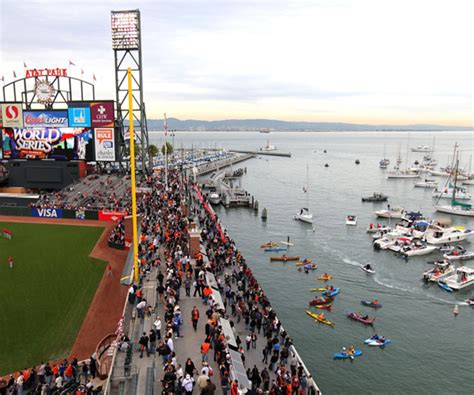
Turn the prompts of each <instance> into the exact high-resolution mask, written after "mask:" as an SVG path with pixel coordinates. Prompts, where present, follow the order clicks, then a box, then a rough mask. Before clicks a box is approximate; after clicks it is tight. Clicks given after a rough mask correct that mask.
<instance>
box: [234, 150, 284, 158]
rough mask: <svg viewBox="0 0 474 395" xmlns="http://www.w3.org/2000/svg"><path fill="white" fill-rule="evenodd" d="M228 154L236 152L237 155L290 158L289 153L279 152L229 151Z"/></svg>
mask: <svg viewBox="0 0 474 395" xmlns="http://www.w3.org/2000/svg"><path fill="white" fill-rule="evenodd" d="M229 152H236V153H239V154H249V155H254V156H257V155H267V156H282V157H285V158H291V152H279V151H243V150H235V149H232V150H229Z"/></svg>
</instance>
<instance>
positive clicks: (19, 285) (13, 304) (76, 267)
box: [0, 222, 106, 375]
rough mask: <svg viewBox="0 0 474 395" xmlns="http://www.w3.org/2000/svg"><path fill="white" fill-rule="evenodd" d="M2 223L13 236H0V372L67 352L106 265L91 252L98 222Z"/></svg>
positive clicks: (95, 240) (8, 371)
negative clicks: (86, 224) (89, 224)
mask: <svg viewBox="0 0 474 395" xmlns="http://www.w3.org/2000/svg"><path fill="white" fill-rule="evenodd" d="M4 228H8V229H10V230H11V231H12V232H13V238H12V240H7V239H4V238H3V237H0V375H3V374H6V373H10V372H13V371H18V370H20V369H23V368H25V367H31V366H33V365H37V364H39V363H40V362H42V361H47V360H52V359H56V358H63V357H68V353H69V351H70V349H71V347H72V345H73V343H74V340H75V338H76V336H77V333H78V331H79V329H80V326H81V324H82V322H83V320H84V317H85V315H86V313H87V310H88V308H89V305H90V303H91V301H92V298H93V297H94V294H95V291H96V289H97V287H98V285H99V282H100V279H101V277H102V274H103V272H104V269H105V266H106V264H105V262H104V261H101V260H98V259H94V258H90V257H89V254H90V253H91V251H92V249H93V248H94V245H95V243H96V242H97V240H98V238H99V237H100V235H101V234H102V232H103V228H101V227H81V226H66V225H43V224H25V223H5V222H0V232H2V233H3V229H4ZM9 256H12V257H13V261H14V264H13V269H10V268H9V265H8V257H9Z"/></svg>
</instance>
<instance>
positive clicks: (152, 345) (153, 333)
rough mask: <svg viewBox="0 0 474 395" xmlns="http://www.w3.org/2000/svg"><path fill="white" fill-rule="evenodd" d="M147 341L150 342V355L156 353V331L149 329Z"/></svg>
mask: <svg viewBox="0 0 474 395" xmlns="http://www.w3.org/2000/svg"><path fill="white" fill-rule="evenodd" d="M148 339H149V340H150V354H154V353H155V352H156V331H155V330H154V329H150V334H149V336H148Z"/></svg>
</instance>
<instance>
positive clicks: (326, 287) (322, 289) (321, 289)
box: [309, 285, 331, 292]
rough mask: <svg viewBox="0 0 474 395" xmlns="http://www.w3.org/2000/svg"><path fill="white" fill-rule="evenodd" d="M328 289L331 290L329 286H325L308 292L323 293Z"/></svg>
mask: <svg viewBox="0 0 474 395" xmlns="http://www.w3.org/2000/svg"><path fill="white" fill-rule="evenodd" d="M328 289H331V286H330V285H327V286H325V287H320V288H310V289H309V290H310V291H311V292H323V291H327V290H328Z"/></svg>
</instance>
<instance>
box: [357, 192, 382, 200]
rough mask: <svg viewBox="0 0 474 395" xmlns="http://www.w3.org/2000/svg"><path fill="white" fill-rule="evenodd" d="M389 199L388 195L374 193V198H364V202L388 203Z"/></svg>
mask: <svg viewBox="0 0 474 395" xmlns="http://www.w3.org/2000/svg"><path fill="white" fill-rule="evenodd" d="M387 199H388V196H387V195H384V194H383V193H377V192H374V193H373V195H372V196H367V197H363V198H362V201H363V202H386V201H387Z"/></svg>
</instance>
